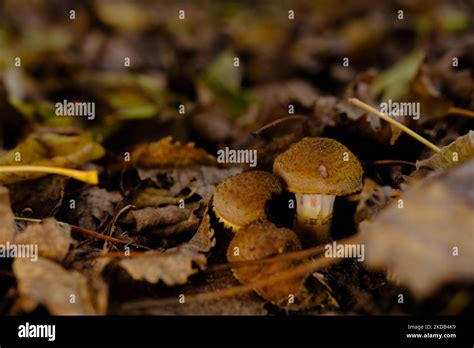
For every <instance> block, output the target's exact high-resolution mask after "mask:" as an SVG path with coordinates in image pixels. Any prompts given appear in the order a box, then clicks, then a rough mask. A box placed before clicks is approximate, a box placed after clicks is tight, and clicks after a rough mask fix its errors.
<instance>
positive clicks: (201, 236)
mask: <svg viewBox="0 0 474 348" xmlns="http://www.w3.org/2000/svg"><path fill="white" fill-rule="evenodd" d="M209 204H211V203H209ZM208 211H209V205H208V206H207V208H206V210H205V211H204V217H203V218H202V220H201V223H200V225H199V227H198V229H197V231H196V233H195V234H194V236H193V237H192V238H191V240H190V241H189V242H188V244H187V245H188V247H190V248H192V249H194V250H196V251H198V252H201V253H207V252H209V251H210V250H211V249H212V247H214V246H215V245H216V239H215V236H214V229H213V228H212V227H211V218H210V216H209V214H208Z"/></svg>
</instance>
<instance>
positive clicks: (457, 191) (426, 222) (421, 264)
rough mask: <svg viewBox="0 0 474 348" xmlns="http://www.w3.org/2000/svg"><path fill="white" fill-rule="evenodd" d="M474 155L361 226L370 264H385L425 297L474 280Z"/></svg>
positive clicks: (419, 185) (403, 282)
mask: <svg viewBox="0 0 474 348" xmlns="http://www.w3.org/2000/svg"><path fill="white" fill-rule="evenodd" d="M473 180H474V160H470V161H468V162H466V163H464V164H462V165H460V166H457V167H455V168H452V169H450V170H449V171H447V172H442V173H439V174H437V175H434V176H431V177H428V178H426V179H423V180H422V181H420V182H418V183H417V184H415V186H414V187H412V188H411V189H409V190H408V191H407V192H405V193H404V194H403V195H402V196H401V197H400V199H402V200H403V204H404V207H403V209H400V208H398V204H396V205H395V204H394V205H391V206H389V207H388V208H386V209H384V210H383V211H382V212H381V213H380V214H379V215H378V216H377V218H376V219H375V220H374V221H373V222H367V221H364V222H363V223H362V224H361V225H360V235H361V238H362V241H363V243H364V244H365V250H366V253H365V254H366V256H365V258H366V264H367V265H368V266H369V267H372V268H377V269H380V268H385V269H388V271H389V272H390V273H391V274H393V275H394V277H395V278H396V279H399V281H400V282H401V283H402V284H403V285H406V286H407V287H408V288H409V289H410V290H411V291H412V293H413V294H414V295H415V296H416V297H418V298H423V297H427V296H429V295H431V294H432V293H434V291H436V290H437V289H438V287H440V286H441V285H443V284H446V283H449V282H465V281H471V282H472V281H473V280H474V268H473V267H472V260H473V259H474V215H473V213H472V212H473V207H474V185H472V182H473Z"/></svg>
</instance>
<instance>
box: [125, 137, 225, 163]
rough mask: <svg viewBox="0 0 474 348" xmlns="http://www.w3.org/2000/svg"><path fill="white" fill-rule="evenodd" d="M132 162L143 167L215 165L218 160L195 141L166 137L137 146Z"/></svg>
mask: <svg viewBox="0 0 474 348" xmlns="http://www.w3.org/2000/svg"><path fill="white" fill-rule="evenodd" d="M132 162H133V163H134V164H135V165H137V166H138V167H141V168H170V167H171V168H182V167H187V166H191V165H198V164H203V165H214V164H216V160H215V158H214V157H212V156H211V155H209V154H208V153H207V152H206V151H205V150H203V149H198V148H196V147H195V146H194V144H193V143H187V144H181V143H180V142H173V141H172V137H165V138H162V139H160V140H158V141H156V142H152V143H149V144H145V145H139V146H137V147H136V148H135V149H134V150H133V152H132Z"/></svg>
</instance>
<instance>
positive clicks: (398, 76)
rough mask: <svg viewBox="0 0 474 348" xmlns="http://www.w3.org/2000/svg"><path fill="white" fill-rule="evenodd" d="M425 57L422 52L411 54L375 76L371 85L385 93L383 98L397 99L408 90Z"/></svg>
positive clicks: (377, 91)
mask: <svg viewBox="0 0 474 348" xmlns="http://www.w3.org/2000/svg"><path fill="white" fill-rule="evenodd" d="M424 58H425V55H424V54H423V53H422V52H418V51H417V52H413V53H411V54H409V55H408V56H406V57H405V58H403V59H402V60H401V61H400V62H398V63H397V64H395V65H393V66H392V67H390V68H388V69H387V70H385V71H384V72H382V73H381V74H380V75H379V76H377V77H376V78H375V80H374V81H373V83H372V86H371V89H372V92H373V93H374V94H380V93H383V97H382V99H383V100H389V99H392V100H397V99H398V98H400V97H401V96H402V95H403V94H405V93H406V92H407V91H408V89H409V87H410V83H411V81H413V79H414V78H415V76H416V74H417V73H418V70H419V69H420V66H421V63H422V62H423V60H424Z"/></svg>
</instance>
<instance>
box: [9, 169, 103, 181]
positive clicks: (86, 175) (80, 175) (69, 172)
mask: <svg viewBox="0 0 474 348" xmlns="http://www.w3.org/2000/svg"><path fill="white" fill-rule="evenodd" d="M0 172H1V173H17V172H37V173H46V174H59V175H64V176H68V177H70V178H73V179H76V180H79V181H83V182H86V183H88V184H92V185H97V184H98V183H99V176H98V174H97V171H96V170H89V171H82V170H76V169H69V168H60V167H48V166H0Z"/></svg>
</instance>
